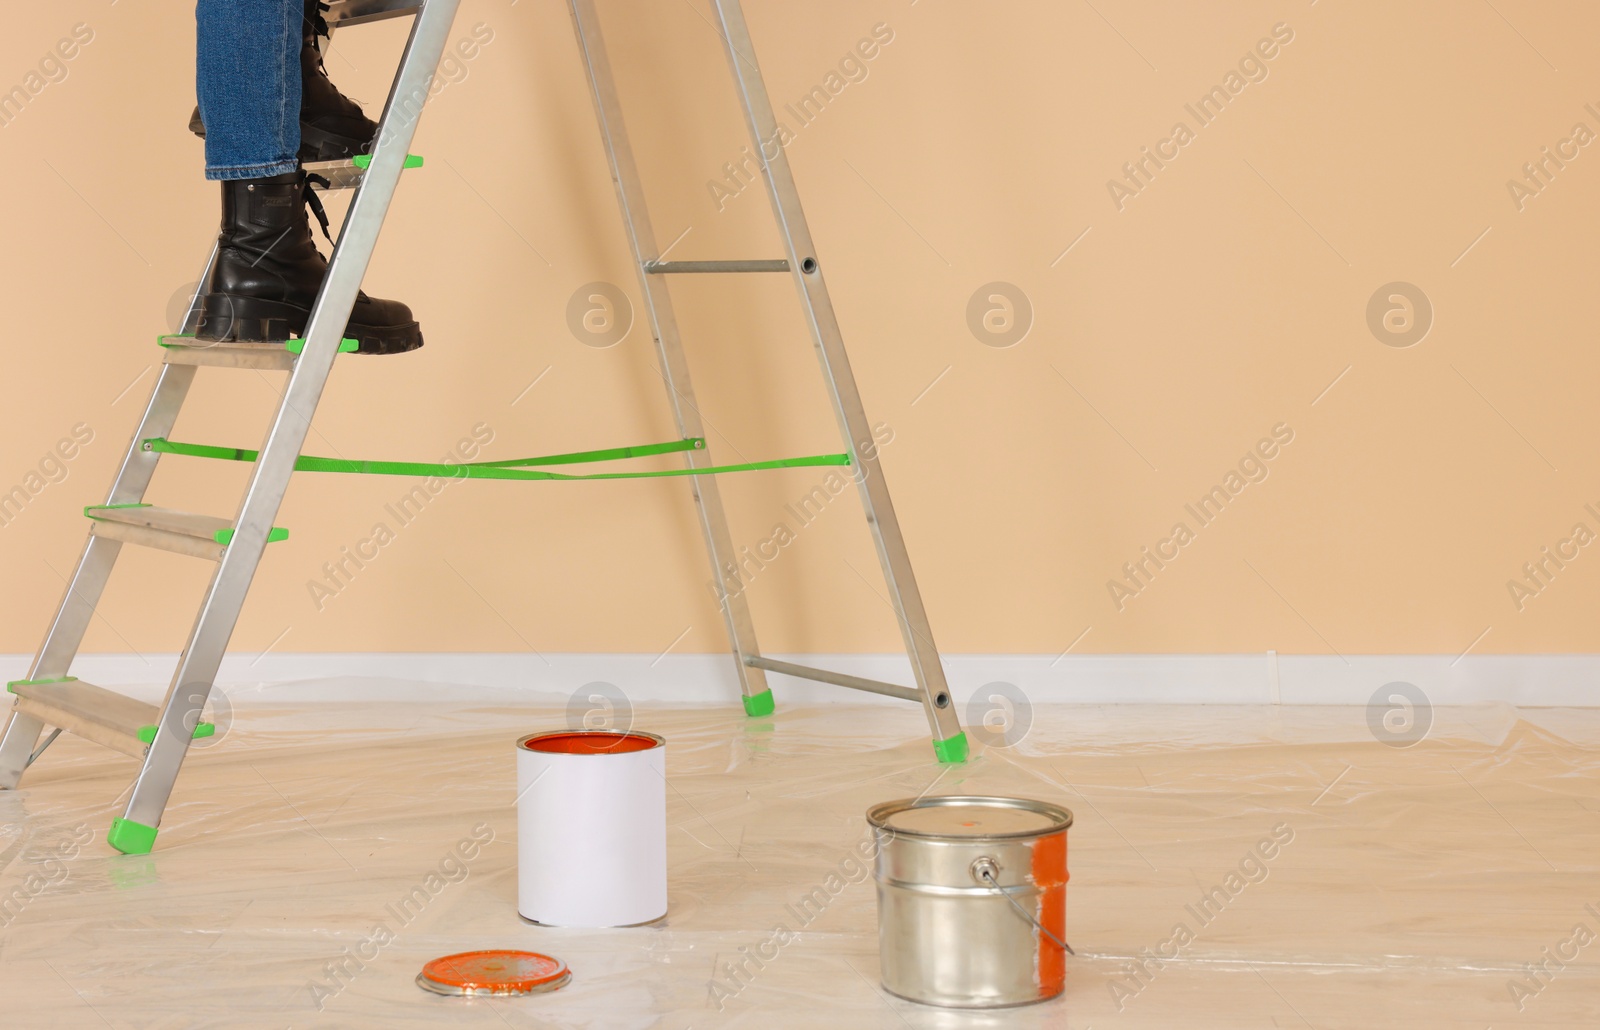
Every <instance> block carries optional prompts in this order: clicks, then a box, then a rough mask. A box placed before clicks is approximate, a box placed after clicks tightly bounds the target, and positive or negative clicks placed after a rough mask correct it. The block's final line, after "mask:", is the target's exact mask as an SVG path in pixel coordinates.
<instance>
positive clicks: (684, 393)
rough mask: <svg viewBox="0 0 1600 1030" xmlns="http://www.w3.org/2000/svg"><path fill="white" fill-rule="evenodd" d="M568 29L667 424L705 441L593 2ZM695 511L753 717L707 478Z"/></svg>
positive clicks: (746, 647) (745, 655) (741, 637)
mask: <svg viewBox="0 0 1600 1030" xmlns="http://www.w3.org/2000/svg"><path fill="white" fill-rule="evenodd" d="M570 7H571V10H572V18H573V27H574V29H575V30H576V32H577V35H578V46H579V49H580V50H581V51H582V54H583V61H584V67H585V71H586V74H587V76H588V79H589V87H590V91H591V94H592V96H593V99H594V105H595V116H596V118H598V120H599V122H600V136H601V139H602V140H603V141H604V143H605V150H606V160H607V162H608V163H609V165H610V168H611V180H612V183H613V184H614V185H615V186H616V190H617V203H618V205H619V206H620V207H621V209H622V222H623V227H624V229H625V230H626V232H627V235H628V244H629V247H630V249H631V250H632V252H633V258H634V267H635V270H636V271H637V273H638V278H639V290H640V292H641V294H642V295H643V297H644V306H645V311H646V313H647V315H648V318H649V322H650V335H651V337H652V338H653V339H654V341H655V345H656V354H657V356H658V357H659V358H660V360H661V377H662V379H663V380H664V381H665V384H666V388H667V395H668V399H669V400H670V401H671V404H672V414H673V418H674V419H675V420H676V423H677V427H678V432H679V434H680V435H681V436H683V437H685V438H688V437H704V436H705V435H706V434H705V429H704V427H703V425H702V423H701V418H700V409H699V406H698V404H697V402H696V400H695V394H694V386H693V384H692V383H691V382H690V379H689V363H688V359H687V357H686V356H685V354H684V352H683V343H682V339H681V337H680V336H679V333H678V322H677V317H676V315H675V314H674V312H673V308H672V301H671V299H670V297H669V295H668V292H667V286H666V283H665V282H663V281H662V280H661V278H660V277H659V276H654V275H652V274H650V272H649V271H648V269H649V268H650V266H652V265H657V264H659V262H660V258H661V255H660V253H659V245H658V244H657V242H656V237H655V232H654V229H653V228H652V226H651V224H650V214H649V211H648V209H647V208H646V206H645V200H644V185H643V182H642V180H641V179H640V177H639V169H638V165H637V164H636V163H635V161H634V156H633V148H632V145H631V144H630V143H629V141H628V134H627V129H626V127H625V126H624V124H623V117H622V104H621V100H620V99H619V97H618V95H617V88H616V81H615V79H614V78H613V76H612V73H611V61H610V58H609V56H608V55H607V53H606V46H605V40H604V37H603V36H602V34H601V31H600V19H599V15H598V13H597V12H596V10H595V5H594V0H570ZM684 458H685V460H686V462H687V463H688V464H689V465H690V466H691V467H703V466H708V465H711V464H713V462H712V460H711V455H710V451H709V448H702V449H700V450H694V451H685V452H684ZM688 478H689V480H690V484H691V487H692V489H693V491H694V499H695V507H696V508H697V510H698V512H699V515H700V530H701V534H702V536H703V537H704V539H705V544H706V552H707V554H708V555H709V557H710V560H711V572H712V576H711V578H712V582H713V584H714V585H715V587H716V592H717V602H718V606H719V607H720V608H721V611H722V618H723V623H724V625H725V627H726V629H727V634H728V642H729V646H730V647H731V648H732V650H733V658H734V668H735V670H736V671H737V674H738V677H739V686H740V689H741V691H742V692H743V695H744V698H745V701H746V710H747V711H756V710H758V706H759V705H760V702H757V703H756V705H755V706H753V705H752V704H751V699H753V698H757V697H760V696H762V695H764V694H767V693H768V686H767V679H766V674H765V673H764V672H763V671H762V670H760V669H758V668H755V667H753V666H750V665H749V664H747V660H748V659H750V658H752V657H755V656H757V655H759V653H760V649H759V647H758V645H757V643H756V631H755V622H754V620H753V619H752V618H751V616H750V607H749V604H748V602H747V601H746V599H745V596H744V590H743V588H742V586H738V588H737V589H731V588H730V584H729V580H730V579H731V580H732V581H733V583H734V584H735V585H737V584H739V564H738V561H739V558H738V554H737V552H736V551H735V550H734V546H733V536H732V534H731V532H730V531H729V528H728V518H727V514H726V512H725V511H724V509H723V506H722V494H721V490H720V489H719V488H718V486H717V483H716V480H715V479H714V478H713V477H710V476H690V477H688Z"/></svg>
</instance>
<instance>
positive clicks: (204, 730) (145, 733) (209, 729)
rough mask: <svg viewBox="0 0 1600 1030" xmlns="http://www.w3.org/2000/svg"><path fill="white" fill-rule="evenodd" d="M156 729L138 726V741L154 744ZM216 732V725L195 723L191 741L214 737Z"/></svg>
mask: <svg viewBox="0 0 1600 1030" xmlns="http://www.w3.org/2000/svg"><path fill="white" fill-rule="evenodd" d="M158 728H159V727H156V726H140V727H139V739H140V740H142V741H144V742H145V743H146V744H152V743H154V742H155V739H156V730H157V729H158ZM216 732H217V726H216V723H210V722H198V723H195V726H194V737H193V738H192V739H194V740H199V739H200V738H201V737H210V736H214V735H215V734H216Z"/></svg>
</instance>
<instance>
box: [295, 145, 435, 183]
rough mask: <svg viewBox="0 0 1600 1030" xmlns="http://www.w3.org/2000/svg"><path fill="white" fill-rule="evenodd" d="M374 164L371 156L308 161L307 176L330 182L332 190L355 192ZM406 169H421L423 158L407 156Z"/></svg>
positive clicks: (412, 155)
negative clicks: (314, 176)
mask: <svg viewBox="0 0 1600 1030" xmlns="http://www.w3.org/2000/svg"><path fill="white" fill-rule="evenodd" d="M371 164H372V155H371V154H357V155H356V156H355V157H353V158H350V159H349V160H346V161H308V162H306V164H305V165H304V168H305V170H306V172H307V174H310V175H320V176H322V177H323V178H324V179H327V180H328V187H327V188H328V189H330V190H353V189H355V188H356V187H357V186H359V185H361V180H362V179H364V178H365V177H366V174H367V168H368V167H370V166H371ZM402 167H404V168H421V167H422V157H421V156H420V155H418V154H407V155H406V160H405V164H404V165H402Z"/></svg>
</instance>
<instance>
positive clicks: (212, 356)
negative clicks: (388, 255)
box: [156, 336, 361, 372]
mask: <svg viewBox="0 0 1600 1030" xmlns="http://www.w3.org/2000/svg"><path fill="white" fill-rule="evenodd" d="M156 342H158V343H160V344H161V346H162V348H163V351H164V353H163V355H162V360H164V361H165V362H166V363H167V364H169V365H208V366H210V367H212V368H260V369H267V370H269V371H276V372H287V371H289V370H290V369H292V368H294V359H295V358H298V357H299V356H300V350H301V348H302V347H304V346H305V340H303V339H301V338H300V337H292V338H290V339H289V340H288V341H287V342H285V343H212V342H210V341H207V340H197V339H195V338H194V337H193V336H162V337H160V338H159V339H158V340H157V341H156ZM360 346H361V344H360V342H359V341H357V340H340V341H339V353H340V354H349V353H352V352H354V351H355V350H356V349H357V348H358V347H360Z"/></svg>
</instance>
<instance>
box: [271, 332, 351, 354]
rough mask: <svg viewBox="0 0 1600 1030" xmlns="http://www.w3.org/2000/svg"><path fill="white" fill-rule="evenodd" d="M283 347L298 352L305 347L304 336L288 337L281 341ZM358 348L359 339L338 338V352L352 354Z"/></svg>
mask: <svg viewBox="0 0 1600 1030" xmlns="http://www.w3.org/2000/svg"><path fill="white" fill-rule="evenodd" d="M283 349H284V350H286V351H288V352H289V353H290V354H299V353H300V352H301V351H303V350H305V349H306V341H305V337H303V336H293V337H290V338H289V339H287V340H285V341H283ZM360 349H361V341H360V340H340V341H339V353H340V354H354V353H355V352H356V351H358V350H360Z"/></svg>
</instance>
